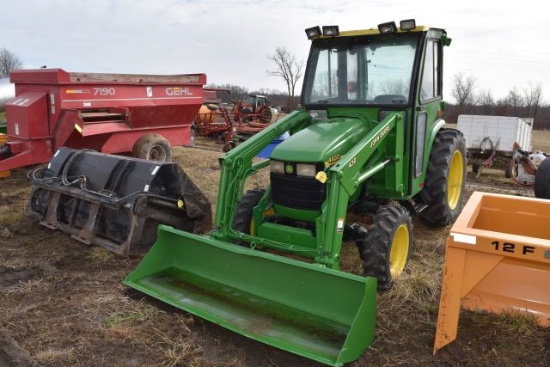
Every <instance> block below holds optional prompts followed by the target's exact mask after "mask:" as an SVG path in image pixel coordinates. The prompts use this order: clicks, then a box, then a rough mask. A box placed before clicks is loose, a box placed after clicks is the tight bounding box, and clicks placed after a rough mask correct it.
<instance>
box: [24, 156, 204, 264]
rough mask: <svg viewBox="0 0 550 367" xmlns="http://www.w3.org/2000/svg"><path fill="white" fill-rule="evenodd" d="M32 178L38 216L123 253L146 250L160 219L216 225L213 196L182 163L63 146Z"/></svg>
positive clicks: (32, 209)
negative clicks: (199, 186) (211, 203)
mask: <svg viewBox="0 0 550 367" xmlns="http://www.w3.org/2000/svg"><path fill="white" fill-rule="evenodd" d="M29 178H30V180H31V181H32V184H33V190H32V192H31V195H30V198H29V201H28V204H27V213H28V214H29V215H30V216H31V217H32V218H33V219H35V220H39V221H40V223H41V224H42V225H44V226H46V227H48V228H51V229H60V230H62V231H64V232H67V233H70V234H71V235H72V237H73V238H75V239H77V240H79V241H81V242H83V243H85V244H88V245H92V244H94V245H99V246H103V247H105V248H107V249H108V250H110V251H112V252H114V253H117V254H119V255H122V256H128V255H130V254H140V253H144V252H146V251H147V250H148V249H149V248H150V247H151V245H152V244H153V243H154V242H155V239H156V234H157V227H158V225H159V224H168V225H171V226H173V227H176V228H179V229H182V230H185V231H189V232H194V233H205V232H206V231H208V230H209V229H210V228H211V223H212V210H211V206H210V203H209V201H208V199H207V198H206V197H205V196H204V195H203V193H202V192H201V191H200V190H199V189H198V187H197V186H196V185H195V184H194V183H193V182H192V181H191V179H190V178H188V177H187V175H186V174H185V173H184V172H183V170H182V169H181V168H180V167H179V166H178V165H177V164H175V163H159V162H155V161H147V160H143V159H137V158H130V157H124V156H118V155H109V154H103V153H98V152H95V151H90V150H73V149H68V148H61V149H59V150H58V151H57V152H56V154H55V155H54V156H53V157H52V158H51V160H50V162H49V164H48V165H47V167H46V168H45V169H42V168H40V169H37V170H34V171H31V172H29Z"/></svg>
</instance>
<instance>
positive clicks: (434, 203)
mask: <svg viewBox="0 0 550 367" xmlns="http://www.w3.org/2000/svg"><path fill="white" fill-rule="evenodd" d="M465 184H466V143H465V141H464V136H463V135H462V133H461V132H460V131H458V130H454V129H441V130H440V131H439V132H438V133H437V135H436V137H435V139H434V143H433V147H432V151H431V153H430V159H429V162H428V170H427V172H426V179H425V181H424V189H423V190H422V193H421V195H422V198H423V199H424V202H425V203H426V205H427V207H426V208H425V209H424V210H422V211H421V212H420V219H421V220H422V221H423V222H424V223H425V224H427V225H429V226H432V227H441V226H446V225H448V224H451V223H454V221H455V220H456V218H457V217H458V215H459V214H460V211H461V209H462V203H463V201H464V190H465Z"/></svg>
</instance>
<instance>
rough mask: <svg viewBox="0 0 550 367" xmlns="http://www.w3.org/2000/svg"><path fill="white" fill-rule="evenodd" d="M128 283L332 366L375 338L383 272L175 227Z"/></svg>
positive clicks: (162, 233)
mask: <svg viewBox="0 0 550 367" xmlns="http://www.w3.org/2000/svg"><path fill="white" fill-rule="evenodd" d="M124 284H126V285H128V286H130V287H132V288H135V289H137V290H139V291H141V292H143V293H146V294H148V295H150V296H152V297H154V298H157V299H159V300H161V301H164V302H166V303H168V304H171V305H173V306H175V307H177V308H180V309H182V310H185V311H188V312H190V313H192V314H194V315H197V316H200V317H202V318H204V319H206V320H209V321H211V322H213V323H216V324H219V325H221V326H223V327H226V328H228V329H230V330H232V331H235V332H237V333H239V334H242V335H244V336H247V337H249V338H252V339H255V340H258V341H260V342H263V343H266V344H269V345H272V346H275V347H277V348H280V349H283V350H286V351H289V352H292V353H295V354H298V355H301V356H304V357H306V358H310V359H313V360H316V361H319V362H322V363H325V364H327V365H331V366H342V365H343V364H344V363H346V362H350V361H353V360H355V359H357V358H359V357H360V356H361V354H362V353H363V352H364V351H365V349H366V348H367V347H368V346H369V345H370V343H371V342H372V341H373V339H374V330H375V317H376V316H375V315H376V279H374V278H365V277H360V276H357V275H353V274H349V273H344V272H341V271H337V270H333V269H327V268H324V267H321V266H319V265H315V264H307V263H304V262H301V261H298V260H293V259H289V258H286V257H281V256H277V255H273V254H270V253H265V252H261V251H258V250H253V249H250V248H246V247H241V246H238V245H234V244H230V243H226V242H223V241H219V240H216V239H214V238H212V237H205V236H198V235H194V234H192V233H187V232H182V231H179V230H177V229H174V228H171V227H168V226H159V233H158V236H157V242H156V243H155V245H154V246H153V247H152V248H151V250H150V251H149V252H148V253H147V255H146V256H145V257H144V259H143V261H142V262H141V263H140V264H139V265H138V267H137V268H136V269H135V270H134V271H133V272H132V273H130V274H129V275H128V276H127V277H126V279H125V280H124Z"/></svg>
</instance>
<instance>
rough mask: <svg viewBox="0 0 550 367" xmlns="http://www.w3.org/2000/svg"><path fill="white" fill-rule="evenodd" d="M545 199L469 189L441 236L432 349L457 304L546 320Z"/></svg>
mask: <svg viewBox="0 0 550 367" xmlns="http://www.w3.org/2000/svg"><path fill="white" fill-rule="evenodd" d="M548 223H550V201H549V200H543V199H534V198H526V197H518V196H509V195H499V194H489V193H481V192H474V193H473V194H472V196H471V197H470V199H469V200H468V203H467V204H466V206H465V207H464V209H463V210H462V212H461V214H460V215H459V217H458V219H457V221H456V222H455V224H454V225H453V227H452V228H451V232H450V235H449V237H448V238H447V249H446V255H445V269H444V272H443V283H442V287H441V301H440V304H439V315H438V319H437V330H436V337H435V344H434V353H436V352H437V351H438V350H439V349H441V348H442V347H444V346H445V345H447V344H448V343H450V342H451V341H453V340H454V339H455V338H456V335H457V328H458V321H459V314H460V309H461V307H462V308H464V309H467V310H471V311H484V312H493V313H518V312H519V313H525V314H528V315H532V316H533V317H534V319H535V320H536V321H537V322H538V323H539V324H540V325H543V326H550V231H549V230H548Z"/></svg>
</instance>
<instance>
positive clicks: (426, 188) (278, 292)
mask: <svg viewBox="0 0 550 367" xmlns="http://www.w3.org/2000/svg"><path fill="white" fill-rule="evenodd" d="M306 33H307V36H308V38H309V39H310V40H311V51H310V54H309V59H308V62H307V68H306V71H305V76H304V84H303V90H302V95H301V96H302V97H301V98H302V101H301V102H302V103H301V107H300V109H298V110H296V111H294V112H292V113H291V114H289V115H288V116H287V117H285V118H283V119H281V120H280V121H279V122H277V123H275V124H274V125H272V126H271V127H269V128H267V129H265V130H264V131H262V132H261V133H258V134H257V135H255V136H254V137H252V138H250V139H249V140H247V141H246V142H245V143H243V144H241V145H239V146H237V147H236V148H235V149H234V150H231V151H230V152H228V153H227V154H225V155H224V156H222V157H221V158H220V163H221V167H222V171H221V178H220V186H219V193H218V200H217V211H216V217H215V223H214V225H215V229H214V230H213V231H212V232H211V233H209V234H208V235H206V236H199V235H195V234H192V233H187V232H183V231H179V230H176V229H174V228H171V227H168V226H160V227H159V233H158V238H157V242H156V244H155V245H154V246H153V248H152V249H151V250H150V251H149V252H148V254H147V255H146V256H145V258H144V259H143V261H142V262H141V263H140V265H139V266H138V267H137V268H136V269H135V270H134V271H133V272H132V273H131V274H129V275H128V276H127V278H126V279H125V280H124V283H125V284H126V285H128V286H130V287H133V288H135V289H138V290H140V291H142V292H144V293H146V294H149V295H151V296H153V297H155V298H158V299H160V300H163V301H164V302H167V303H169V304H171V305H174V306H176V307H179V308H181V309H183V310H186V311H188V312H191V313H193V314H195V315H198V316H200V317H203V318H205V319H207V320H210V321H212V322H214V323H217V324H219V325H222V326H224V327H226V328H229V329H231V330H233V331H236V332H238V333H240V334H243V335H245V336H247V337H250V338H253V339H256V340H259V341H261V342H264V343H267V344H270V345H273V346H276V347H278V348H281V349H284V350H287V351H290V352H292V353H296V354H299V355H302V356H305V357H307V358H311V359H313V360H316V361H319V362H322V363H325V364H328V365H333V366H341V365H342V364H343V363H346V362H350V361H353V360H355V359H357V358H359V357H360V356H361V354H362V353H363V352H364V351H365V349H366V348H367V347H368V346H369V345H370V343H371V342H372V341H373V339H374V330H375V315H376V293H377V289H378V290H385V289H388V288H389V287H390V285H391V284H392V282H393V281H394V279H395V278H397V277H398V276H399V275H400V274H401V273H402V272H403V270H404V268H405V266H406V263H407V260H408V258H409V254H410V253H411V245H412V243H413V234H412V224H411V214H410V213H411V212H416V213H417V214H418V216H419V217H420V218H421V219H422V220H423V221H424V222H425V223H427V224H429V225H432V226H444V225H447V224H450V223H452V222H453V221H454V220H455V219H456V217H457V216H458V214H459V211H460V210H461V207H462V202H463V192H464V183H465V181H464V180H465V172H466V152H465V143H464V139H463V137H462V134H461V133H460V132H459V131H457V130H453V129H447V128H445V127H444V126H445V121H443V120H442V119H441V116H442V112H443V101H442V81H443V49H444V47H445V46H448V45H449V44H450V42H451V39H450V38H448V37H447V33H446V32H445V31H444V30H443V29H440V28H432V27H423V26H416V25H415V22H414V20H406V21H402V22H401V23H400V27H399V28H398V27H397V26H396V24H395V23H394V22H390V23H384V24H380V25H379V26H378V28H375V29H367V30H359V31H346V32H340V31H339V29H338V27H335V26H330V27H323V28H322V31H321V28H320V27H314V28H309V29H306ZM286 132H288V133H289V134H290V137H289V138H287V139H286V140H284V141H282V142H281V143H280V144H279V145H277V146H276V147H275V148H274V149H273V151H272V153H271V156H270V159H268V160H264V161H259V162H257V161H256V160H253V158H254V157H255V156H256V155H257V154H258V153H259V152H260V151H262V150H263V149H264V148H265V147H266V146H268V145H269V144H270V143H271V142H272V141H273V140H274V139H276V138H278V137H279V136H281V135H282V134H284V133H286ZM267 167H269V169H270V182H271V183H270V185H268V186H267V187H265V188H262V189H255V190H251V191H247V192H244V187H245V181H246V180H247V178H249V177H250V176H251V175H253V174H255V173H257V172H258V171H259V170H261V169H263V168H266V169H267ZM351 210H354V211H356V212H358V213H368V212H369V211H370V212H372V213H373V215H374V219H373V222H372V225H370V226H368V225H367V226H363V225H361V224H360V223H351V222H350V221H349V220H348V213H349V212H350V211H351ZM346 240H349V241H355V242H356V244H357V247H358V248H359V256H360V257H361V259H362V261H363V264H364V275H365V276H360V275H356V274H350V273H346V272H343V271H341V270H339V263H340V252H341V248H342V241H346ZM287 255H292V256H287Z"/></svg>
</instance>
